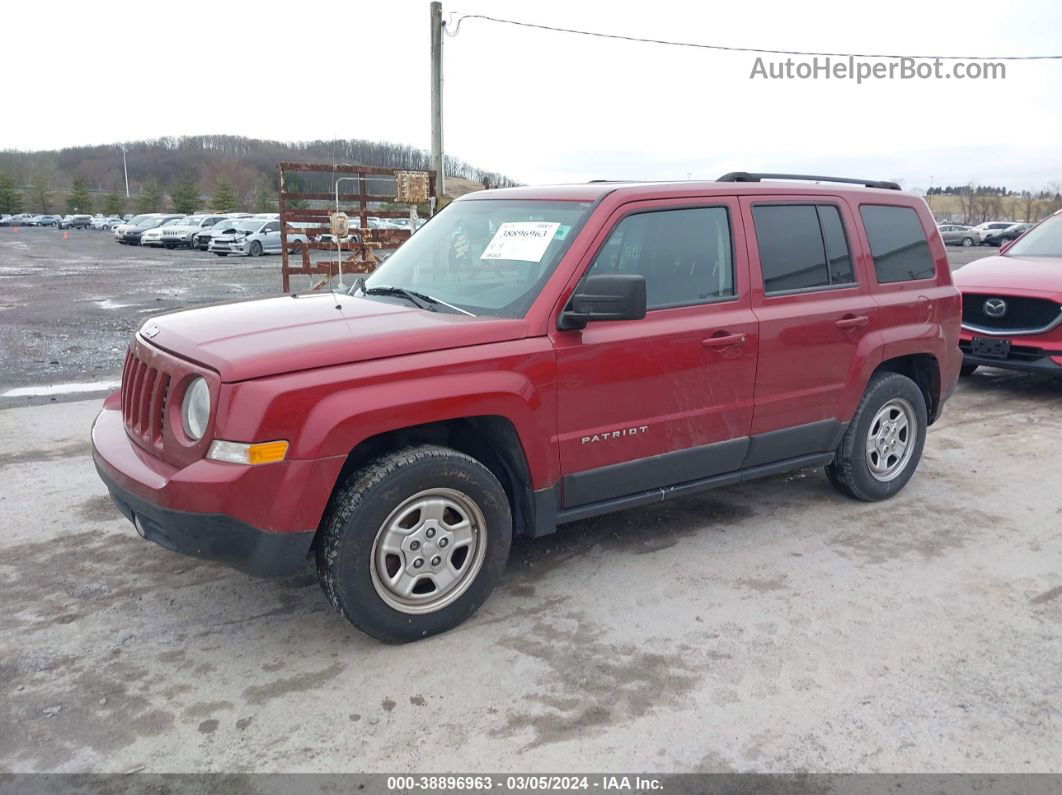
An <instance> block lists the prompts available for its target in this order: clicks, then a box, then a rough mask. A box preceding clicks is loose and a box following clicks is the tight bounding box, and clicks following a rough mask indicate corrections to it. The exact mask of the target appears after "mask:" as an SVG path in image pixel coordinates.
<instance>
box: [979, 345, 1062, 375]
mask: <svg viewBox="0 0 1062 795" xmlns="http://www.w3.org/2000/svg"><path fill="white" fill-rule="evenodd" d="M959 347H960V348H962V363H963V364H964V365H968V364H976V365H980V366H981V367H1001V368H1003V369H1004V370H1022V371H1023V372H1027V373H1045V374H1047V375H1059V376H1062V365H1059V364H1055V362H1054V361H1053V360H1052V359H1051V357H1050V356H1048V355H1047V354H1046V353H1045V354H1043V355H1042V356H1040V357H1037V358H1032V357H1030V358H1024V357H1023V358H1017V357H1012V356H1008V357H1007V358H1006V359H998V358H993V357H991V356H975V355H973V354H972V353H970V347H969V345H968V344H966V345H960V346H959Z"/></svg>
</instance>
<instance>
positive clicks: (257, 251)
mask: <svg viewBox="0 0 1062 795" xmlns="http://www.w3.org/2000/svg"><path fill="white" fill-rule="evenodd" d="M248 253H249V254H250V255H251V256H252V257H260V256H262V244H261V243H259V242H258V241H257V240H252V241H251V248H250V249H249V250H248Z"/></svg>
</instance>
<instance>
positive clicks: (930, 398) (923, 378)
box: [874, 353, 941, 425]
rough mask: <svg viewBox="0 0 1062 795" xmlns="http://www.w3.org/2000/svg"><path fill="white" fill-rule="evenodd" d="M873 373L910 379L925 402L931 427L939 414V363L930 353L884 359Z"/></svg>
mask: <svg viewBox="0 0 1062 795" xmlns="http://www.w3.org/2000/svg"><path fill="white" fill-rule="evenodd" d="M874 372H875V373H880V372H891V373H898V374H900V375H903V376H906V377H908V378H910V379H911V380H912V381H914V382H915V384H916V385H917V386H918V389H919V390H920V391H921V393H922V396H923V397H924V398H925V401H926V413H927V415H928V418H929V424H930V425H932V424H933V423H934V422H935V421H936V419H937V416H939V414H940V406H941V393H940V362H939V361H937V357H936V356H934V355H933V354H931V353H910V354H906V355H904V356H895V357H893V358H891V359H885V360H884V361H883V362H881V364H879V365H878V366H877V367H876V368H875V369H874Z"/></svg>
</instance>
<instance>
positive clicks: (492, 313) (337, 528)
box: [92, 172, 962, 642]
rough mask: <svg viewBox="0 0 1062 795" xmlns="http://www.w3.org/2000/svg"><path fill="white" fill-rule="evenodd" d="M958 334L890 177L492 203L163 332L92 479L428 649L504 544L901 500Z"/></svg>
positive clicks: (645, 189) (114, 407)
mask: <svg viewBox="0 0 1062 795" xmlns="http://www.w3.org/2000/svg"><path fill="white" fill-rule="evenodd" d="M761 178H771V179H776V178H778V179H789V180H790V181H789V182H774V183H764V182H762V181H761ZM801 179H803V180H809V181H816V182H821V181H827V180H828V181H830V182H834V183H838V185H837V186H827V185H821V184H810V185H805V184H800V183H799V182H798V180H801ZM846 183H848V184H854V185H858V187H849V186H846ZM960 314H961V307H960V298H959V293H958V292H957V290H956V289H955V288H954V287H953V286H952V282H951V275H950V273H949V270H948V264H947V260H946V258H945V253H944V245H943V243H942V242H941V239H940V235H939V234H937V232H936V228H935V225H934V222H933V217H932V216H931V215H930V213H929V210H928V208H927V207H926V205H925V203H924V202H923V201H922V200H921V199H920V198H918V197H916V196H912V195H909V194H906V193H902V192H900V191H899V189H898V186H896V185H895V184H894V183H886V182H867V181H862V180H842V179H831V178H826V177H796V176H792V175H768V174H747V173H744V172H741V173H735V174H727V175H726V176H724V177H722V178H721V179H719V180H717V181H715V182H680V183H607V182H597V183H591V184H587V185H569V186H562V187H540V188H514V189H506V190H492V191H483V192H481V193H474V194H471V195H469V196H465V197H463V198H461V199H460V200H458V201H455V202H453V203H452V204H451V205H450V206H449V207H447V208H446V209H445V210H443V211H442V212H440V213H439V214H438V215H436V216H435V217H434V218H432V219H431V221H430V222H429V223H428V224H427V225H425V226H424V227H423V228H422V229H421V230H420V231H418V232H417V233H416V234H415V235H414V236H413V237H412V238H411V239H410V240H409V241H408V242H407V243H406V244H405V245H403V246H402V247H401V248H400V249H399V250H398V251H397V252H396V253H395V254H393V255H392V256H391V257H390V259H388V260H387V261H386V262H384V263H383V265H382V266H380V267H379V268H378V269H377V270H376V271H375V272H374V273H373V274H372V275H370V276H369V277H368V278H367V279H365V280H363V281H362V280H359V281H358V283H357V284H356V285H355V286H354V287H353V288H352V289H350V290H346V291H342V292H339V291H337V292H332V293H315V294H311V295H288V296H283V297H277V298H268V299H264V300H257V301H247V302H243V303H236V304H229V305H225V306H214V307H205V308H201V309H193V310H189V311H184V312H177V313H174V314H170V315H165V316H162V317H158V318H154V319H152V320H149V321H148V322H147V323H146V324H145V325H144V327H142V328H141V330H140V331H139V332H138V333H137V335H136V337H135V338H134V339H133V341H132V343H131V344H130V347H129V352H128V354H127V356H126V360H125V371H124V374H123V378H122V388H121V391H120V392H118V393H116V394H114V395H112V396H111V397H109V398H108V399H107V401H106V402H105V403H104V406H103V410H102V412H101V413H100V415H99V417H98V418H97V419H96V421H95V424H94V426H93V429H92V442H93V450H94V458H95V462H96V466H97V468H98V470H99V473H100V476H101V477H102V478H103V480H104V481H105V483H106V484H107V487H108V489H109V490H110V493H111V495H112V497H113V498H114V501H115V503H117V505H118V507H119V508H120V509H121V510H122V512H123V513H124V514H125V515H126V516H127V517H128V518H129V519H130V520H132V522H133V523H134V525H135V526H136V528H137V530H138V531H139V532H140V534H141V535H142V536H144V537H145V538H147V539H149V540H151V541H155V542H157V543H158V544H161V545H162V546H164V547H167V548H168V549H172V550H174V551H177V552H182V553H185V554H188V555H194V556H196V557H199V558H206V559H211V560H219V561H223V562H225V563H227V564H229V565H231V566H234V567H235V568H237V569H240V570H242V571H245V572H248V573H250V574H254V575H279V574H287V573H292V572H294V571H296V570H298V569H299V568H300V567H301V566H302V565H303V564H304V561H305V560H306V558H307V555H308V554H309V553H311V552H312V554H313V555H314V557H315V558H316V564H317V570H318V572H319V575H320V580H321V584H322V587H323V589H324V591H325V593H326V594H327V595H328V598H329V599H330V600H331V601H332V603H333V604H334V605H335V607H336V609H338V610H339V611H340V612H341V613H342V614H343V615H344V616H346V617H347V618H348V619H349V620H350V621H351V622H352V623H353V624H354V625H355V626H357V627H358V628H360V629H362V630H363V631H365V632H367V633H369V634H370V635H373V636H375V637H377V638H379V639H381V640H385V641H391V642H397V641H407V640H412V639H416V638H420V637H424V636H426V635H431V634H433V633H436V632H441V631H444V630H446V629H449V628H451V627H454V626H455V625H457V624H459V623H460V622H461V621H463V620H464V619H465V618H467V617H468V616H469V615H471V614H472V613H473V612H474V611H475V610H476V609H477V608H478V607H479V606H480V605H481V604H482V603H483V601H484V600H485V599H486V598H487V596H488V594H489V593H490V591H491V589H492V588H493V586H494V585H495V583H497V581H498V579H499V577H500V576H501V574H502V570H503V569H504V567H505V562H506V557H507V556H508V553H509V546H510V542H511V540H512V537H513V535H519V534H523V535H529V536H541V535H545V534H547V533H552V532H554V531H555V530H556V528H557V526H558V525H560V524H563V523H565V522H571V521H574V520H577V519H582V518H584V517H588V516H594V515H596V514H602V513H606V512H608V511H616V510H620V509H623V508H629V507H631V506H636V505H643V504H646V503H651V502H657V501H659V500H664V499H668V498H671V497H681V496H685V495H689V494H695V493H697V492H699V491H702V490H704V489H708V488H713V487H716V486H725V485H728V484H731V483H737V482H740V481H744V480H750V479H752V478H757V477H762V476H764V475H771V474H775V473H778V472H782V471H785V470H790V469H793V468H796V467H815V466H824V467H826V472H827V475H828V477H829V480H830V482H831V483H832V484H833V485H834V486H835V487H836V488H837V489H838V490H839V491H841V492H843V493H844V494H847V495H849V496H851V497H855V498H857V499H860V500H880V499H884V498H886V497H890V496H892V495H893V494H895V493H896V492H898V491H899V490H900V489H901V488H903V486H904V484H905V483H906V482H907V481H908V480H909V479H910V477H911V475H912V474H913V473H914V470H915V467H916V466H917V465H918V461H919V458H920V457H921V453H922V446H923V444H924V443H925V438H926V428H927V426H928V425H930V424H931V423H932V422H933V421H934V419H936V417H937V416H938V415H939V413H940V410H941V406H942V404H943V403H944V401H945V400H946V399H947V397H948V396H949V395H950V393H951V391H952V389H953V388H954V385H955V382H956V379H957V378H958V373H959V368H960V364H961V361H962V357H961V353H960V351H959V325H960Z"/></svg>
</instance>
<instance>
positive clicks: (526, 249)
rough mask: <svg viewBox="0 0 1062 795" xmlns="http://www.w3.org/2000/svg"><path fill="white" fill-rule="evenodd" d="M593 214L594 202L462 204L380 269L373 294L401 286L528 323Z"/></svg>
mask: <svg viewBox="0 0 1062 795" xmlns="http://www.w3.org/2000/svg"><path fill="white" fill-rule="evenodd" d="M589 210H590V203H589V202H570V201H534V200H523V201H521V200H508V199H472V200H466V201H457V202H454V203H453V204H451V205H450V206H449V207H447V208H446V209H444V210H442V211H441V212H440V213H439V214H438V215H437V216H435V217H434V218H432V219H431V222H430V223H428V224H427V225H425V226H424V227H423V228H422V229H420V230H419V231H418V232H417V233H416V234H415V235H413V236H412V237H410V238H409V240H408V241H407V242H406V243H405V244H403V245H402V247H401V248H399V249H398V250H397V251H396V252H395V253H394V254H392V255H391V256H390V257H389V258H388V259H387V260H386V261H385V262H384V263H383V265H381V266H380V267H379V268H378V269H377V270H376V271H374V272H373V274H372V275H371V276H369V278H368V279H366V280H365V288H366V289H368V290H370V291H371V290H372V289H373V288H379V287H400V288H402V289H405V290H413V291H416V292H419V293H423V294H425V295H430V296H431V297H432V298H436V299H438V300H440V301H444V302H446V303H448V304H452V305H453V306H456V307H459V308H461V309H464V310H466V311H468V312H471V313H473V314H476V315H498V316H501V317H523V315H524V313H526V312H527V310H528V309H529V308H530V306H531V304H532V302H533V301H534V300H535V296H537V295H538V292H539V290H540V289H541V288H542V285H543V284H544V283H545V281H546V279H548V278H549V276H550V274H551V273H553V269H554V268H555V267H556V265H557V262H558V260H559V259H560V255H561V253H562V252H563V251H564V249H565V247H566V246H567V244H568V242H570V241H571V239H572V237H573V236H574V233H573V231H572V230H573V228H574V229H575V231H578V227H579V225H581V223H582V222H583V220H584V219H585V218H586V216H587V215H588V214H589Z"/></svg>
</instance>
